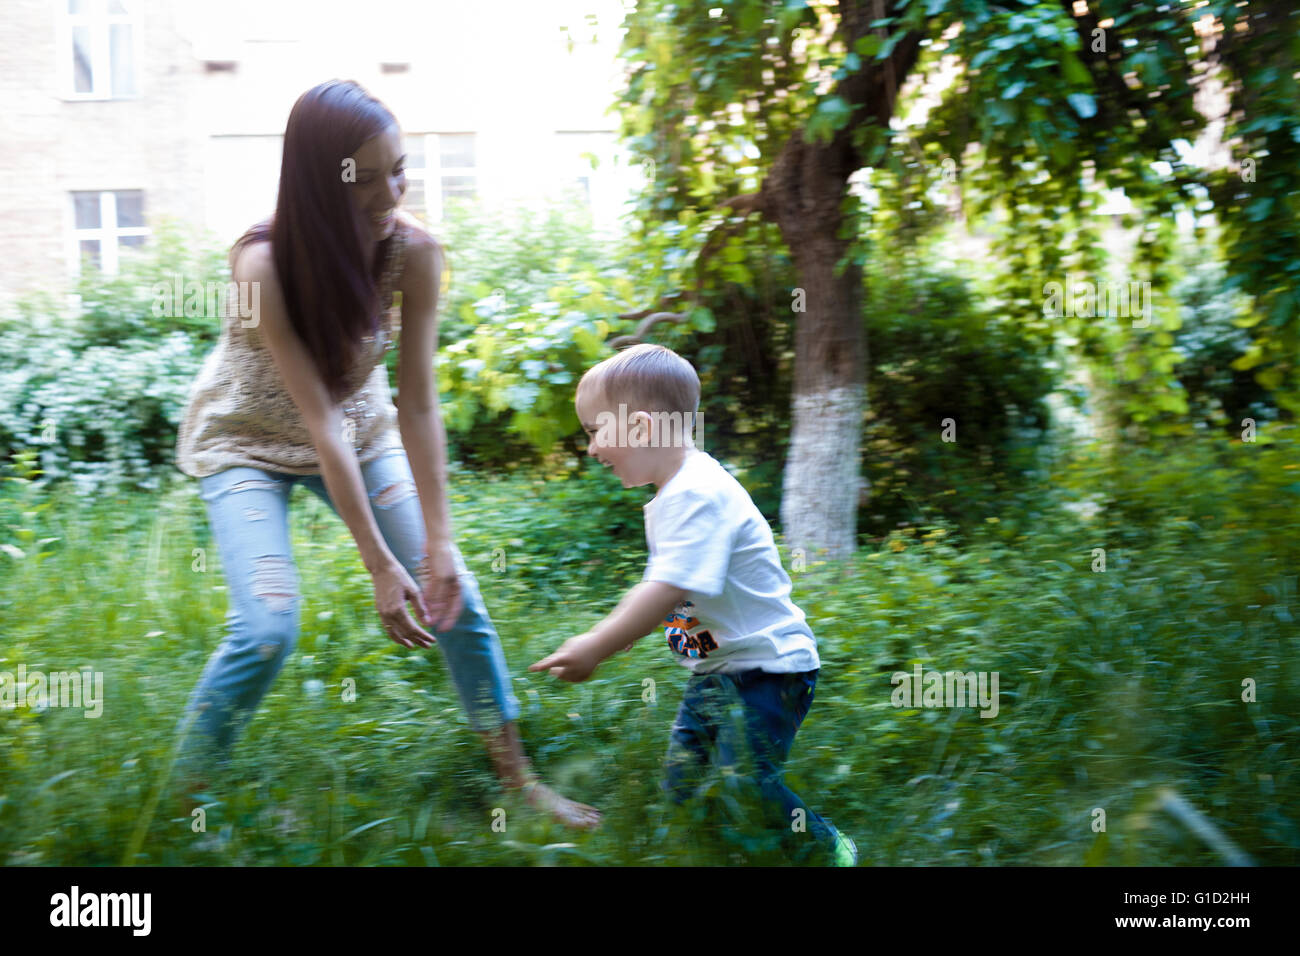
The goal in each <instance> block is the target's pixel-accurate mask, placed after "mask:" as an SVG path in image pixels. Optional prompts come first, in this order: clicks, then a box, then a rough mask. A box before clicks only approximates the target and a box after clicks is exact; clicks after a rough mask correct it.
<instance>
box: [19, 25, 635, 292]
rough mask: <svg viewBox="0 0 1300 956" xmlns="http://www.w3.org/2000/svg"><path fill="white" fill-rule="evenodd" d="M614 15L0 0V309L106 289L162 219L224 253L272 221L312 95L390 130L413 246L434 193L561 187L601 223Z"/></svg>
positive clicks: (533, 191) (491, 197)
mask: <svg viewBox="0 0 1300 956" xmlns="http://www.w3.org/2000/svg"><path fill="white" fill-rule="evenodd" d="M621 19H622V6H621V4H620V3H619V2H617V0H548V2H546V3H533V2H528V0H503V2H494V3H491V4H486V3H466V2H450V0H425V2H419V3H416V2H398V0H368V2H366V3H364V4H356V3H352V2H350V0H349V2H341V0H314V2H308V0H274V2H273V0H175V2H169V0H5V9H4V22H3V27H2V29H0V143H3V149H0V258H2V260H3V262H4V267H3V268H2V269H0V299H10V298H12V297H13V296H15V295H19V294H22V293H25V292H28V291H32V290H33V289H37V288H45V289H50V290H55V291H59V290H65V289H66V288H67V283H68V281H69V280H70V279H71V278H73V277H74V276H75V275H76V273H77V271H78V270H79V269H81V268H86V267H92V268H98V269H101V270H104V271H106V272H113V271H114V270H115V269H116V267H117V263H118V258H119V254H120V252H121V250H123V249H126V248H129V247H131V246H138V245H141V244H143V243H147V242H148V236H149V233H150V231H151V226H150V224H151V222H156V221H158V219H159V218H160V217H163V216H166V217H172V218H175V219H177V220H181V221H183V222H184V223H186V224H187V225H194V226H202V227H206V228H207V229H210V230H211V231H212V232H213V233H214V234H215V235H216V236H217V238H218V239H219V240H221V241H224V242H229V241H232V240H233V239H234V238H235V237H237V236H238V235H239V233H241V232H242V231H243V230H244V229H245V228H246V227H247V226H248V225H249V224H251V223H252V222H254V221H256V220H258V219H260V218H262V217H264V216H266V215H268V214H269V213H270V212H271V211H272V210H273V208H274V203H275V195H276V189H277V184H278V178H279V165H280V149H281V142H282V138H283V132H284V126H285V122H286V121H287V119H288V115H289V111H290V109H291V108H292V106H293V103H294V101H295V100H296V99H297V97H298V96H299V95H301V94H302V93H303V92H304V91H306V90H307V89H309V88H310V87H312V86H314V85H315V84H316V83H319V82H321V81H323V80H326V79H331V78H344V79H354V80H356V81H358V82H359V83H361V84H362V85H363V86H365V87H366V88H367V89H368V90H370V91H371V92H372V93H373V94H374V95H376V96H377V97H379V98H380V99H381V100H382V101H384V103H385V104H387V105H388V107H389V108H390V109H391V110H392V111H393V112H394V114H395V115H396V116H397V118H398V121H399V122H400V123H401V125H402V128H403V133H404V135H405V138H406V145H407V154H408V163H407V167H408V192H407V197H406V200H405V204H406V205H407V207H408V208H410V209H412V210H413V211H414V212H416V213H417V214H418V215H421V216H422V217H423V218H424V219H425V220H426V221H428V222H429V223H430V224H431V225H433V226H434V227H435V228H436V225H437V223H438V221H439V220H440V218H441V216H442V212H443V209H444V205H445V203H446V201H448V200H449V199H452V198H455V197H477V198H480V199H484V200H487V201H490V202H497V203H502V202H506V203H508V202H511V201H513V200H517V199H518V200H526V199H529V198H537V197H541V196H543V195H547V194H556V193H558V192H559V191H561V190H563V189H565V188H568V187H576V189H577V190H578V193H577V195H578V197H579V198H580V199H581V200H583V201H586V202H588V203H589V204H590V206H591V209H592V212H593V216H594V218H595V220H596V222H597V223H598V224H599V225H605V226H608V225H612V224H613V223H614V222H615V221H616V220H617V217H618V216H619V215H620V213H621V210H622V204H623V202H624V201H625V200H626V198H627V197H628V195H629V193H630V190H631V189H632V188H634V186H635V183H636V174H635V172H634V171H632V170H630V169H629V168H628V167H627V165H626V162H625V160H624V159H623V157H622V156H621V155H620V153H619V150H618V146H617V142H616V136H615V132H614V131H615V129H616V120H615V118H614V117H613V115H612V114H610V113H609V112H608V107H609V105H610V104H611V103H612V102H613V98H614V96H615V93H616V91H617V89H618V85H619V83H620V76H619V66H618V62H617V50H618V43H619V26H620V24H621ZM592 157H595V158H596V159H597V160H598V163H597V166H596V168H594V169H593V168H592V164H591V158H592Z"/></svg>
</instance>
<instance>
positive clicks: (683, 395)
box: [578, 342, 700, 422]
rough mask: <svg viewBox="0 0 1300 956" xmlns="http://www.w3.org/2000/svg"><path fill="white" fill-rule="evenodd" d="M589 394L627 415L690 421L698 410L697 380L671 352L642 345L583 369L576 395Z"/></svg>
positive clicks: (698, 386) (654, 346) (692, 369)
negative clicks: (624, 408) (668, 416)
mask: <svg viewBox="0 0 1300 956" xmlns="http://www.w3.org/2000/svg"><path fill="white" fill-rule="evenodd" d="M584 391H589V392H590V393H591V394H592V395H597V396H600V397H601V398H602V399H604V401H605V404H607V405H611V406H614V407H617V406H618V404H619V403H620V402H623V403H625V404H626V405H627V410H628V412H635V411H647V412H680V413H681V414H682V415H683V417H684V418H685V420H686V421H687V422H690V421H692V419H693V417H694V415H695V413H696V412H697V411H698V410H699V407H700V378H699V376H698V375H696V374H695V368H694V367H693V366H692V365H691V363H690V362H688V361H686V359H684V358H682V357H681V356H680V355H678V354H677V353H676V352H674V351H673V350H672V349H668V348H664V347H663V346H662V345H652V344H651V343H649V342H642V343H641V344H639V345H633V346H632V347H631V348H627V349H624V350H623V351H621V352H619V353H618V354H617V355H611V356H610V357H609V358H607V359H605V361H603V362H600V363H598V364H596V365H593V366H592V367H591V368H589V369H587V371H586V374H584V375H583V376H582V378H581V379H580V380H579V381H578V393H579V394H581V393H582V392H584Z"/></svg>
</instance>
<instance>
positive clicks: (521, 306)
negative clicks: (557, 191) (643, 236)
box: [438, 204, 637, 468]
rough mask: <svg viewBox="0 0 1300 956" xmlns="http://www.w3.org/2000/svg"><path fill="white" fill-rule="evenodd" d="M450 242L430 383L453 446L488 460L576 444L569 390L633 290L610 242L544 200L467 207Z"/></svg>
mask: <svg viewBox="0 0 1300 956" xmlns="http://www.w3.org/2000/svg"><path fill="white" fill-rule="evenodd" d="M447 245H448V257H449V259H450V261H451V273H452V276H451V291H450V293H449V294H448V300H447V307H446V309H445V318H443V319H442V320H441V325H440V329H441V334H440V338H441V341H442V343H443V347H442V350H441V352H440V354H439V356H438V383H439V390H440V393H441V399H440V401H441V405H442V409H443V418H444V421H445V422H446V426H447V431H448V439H449V442H450V443H451V445H452V448H453V450H454V453H455V455H457V456H458V457H461V458H463V459H464V460H465V461H466V462H469V463H471V464H474V465H478V466H482V467H490V468H513V467H515V466H517V465H519V464H522V463H537V462H540V461H542V460H543V459H545V458H547V457H548V456H550V455H552V454H554V453H556V452H559V451H562V450H566V449H567V451H568V452H569V453H570V455H582V454H583V453H584V452H585V448H586V443H585V441H583V442H579V437H580V436H581V433H582V429H581V426H580V425H579V423H578V419H577V415H576V413H575V412H574V410H573V397H574V391H575V389H576V388H577V384H578V380H579V379H580V378H581V377H582V374H583V373H584V372H585V371H586V370H587V369H588V368H589V367H591V366H592V365H594V364H596V363H597V362H599V361H600V360H601V359H603V358H605V357H606V356H607V355H608V354H609V349H608V347H607V346H606V345H605V344H604V342H605V339H606V338H607V337H608V336H609V335H610V333H611V328H612V326H614V325H615V324H617V325H623V324H624V323H622V322H621V321H620V320H618V319H617V317H616V316H617V314H618V313H619V312H621V311H624V310H626V309H628V308H630V307H632V306H634V305H635V303H636V299H637V295H636V291H637V290H636V286H635V283H634V282H633V280H632V279H631V278H630V277H629V276H628V274H627V272H626V270H624V269H622V268H621V267H619V266H617V265H615V262H616V261H617V252H618V247H617V245H616V244H615V241H614V240H613V239H611V238H609V237H604V236H601V235H599V234H597V233H595V232H593V231H592V228H591V224H590V221H589V219H588V218H587V217H586V216H585V215H584V214H583V213H582V212H581V211H577V212H575V211H573V206H572V204H567V205H561V204H551V205H548V206H545V207H543V208H541V209H527V208H523V209H516V210H510V211H506V210H494V209H489V208H486V207H474V208H472V209H467V210H465V211H464V212H463V213H462V214H461V216H460V217H458V218H456V219H454V220H453V221H452V222H450V223H449V225H448V230H447Z"/></svg>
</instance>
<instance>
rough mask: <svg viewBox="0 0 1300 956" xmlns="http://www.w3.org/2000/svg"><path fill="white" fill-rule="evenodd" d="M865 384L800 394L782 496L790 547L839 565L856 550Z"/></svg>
mask: <svg viewBox="0 0 1300 956" xmlns="http://www.w3.org/2000/svg"><path fill="white" fill-rule="evenodd" d="M863 392H864V390H863V388H862V387H861V386H857V387H850V388H830V389H826V390H823V391H820V392H815V393H811V394H803V395H800V394H796V395H794V397H793V401H792V403H791V404H792V413H791V422H790V425H791V428H790V448H789V451H788V453H787V458H786V466H785V481H784V490H783V493H782V496H781V525H782V527H783V528H784V529H785V539H786V545H787V546H788V547H789V548H791V549H794V548H799V549H802V551H803V554H804V555H805V556H806V557H807V559H808V560H816V559H818V558H821V559H829V560H834V561H838V560H841V559H843V558H847V557H849V556H850V555H852V554H853V551H854V549H855V547H856V546H857V541H856V534H855V524H856V517H857V513H858V498H859V494H860V489H861V468H860V463H859V458H860V455H859V449H860V447H861V438H862V409H863V401H864V399H865V395H864V394H863Z"/></svg>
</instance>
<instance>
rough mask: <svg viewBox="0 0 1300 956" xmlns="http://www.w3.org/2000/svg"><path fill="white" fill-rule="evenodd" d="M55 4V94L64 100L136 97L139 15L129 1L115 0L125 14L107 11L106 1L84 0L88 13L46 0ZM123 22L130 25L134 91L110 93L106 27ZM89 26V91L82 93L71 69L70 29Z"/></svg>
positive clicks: (61, 0)
mask: <svg viewBox="0 0 1300 956" xmlns="http://www.w3.org/2000/svg"><path fill="white" fill-rule="evenodd" d="M50 2H51V3H54V4H56V5H57V6H58V8H59V9H58V16H57V17H56V20H55V22H56V23H57V27H56V38H55V50H56V55H55V59H56V61H57V64H58V82H59V95H60V96H61V97H62V98H63V99H65V100H132V99H139V97H140V95H141V90H140V54H139V49H140V35H141V26H142V24H141V17H140V15H139V14H138V13H137V12H136V11H135V10H134V9H133V4H132V3H131V0H119V2H120V3H121V4H122V6H123V7H125V8H126V10H127V12H126V13H125V14H121V13H117V14H110V13H109V12H108V0H86V2H87V3H88V4H89V6H90V12H88V13H69V12H68V0H50ZM114 24H125V25H128V26H130V27H131V49H130V57H131V63H130V67H129V69H130V72H131V84H132V86H134V87H135V92H134V93H114V92H113V89H112V84H113V64H112V62H111V56H110V48H109V42H108V35H109V29H108V28H109V26H110V25H114ZM73 27H89V28H90V92H88V93H82V92H78V91H77V89H76V77H75V76H73V72H72V51H73V47H72V28H73Z"/></svg>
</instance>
